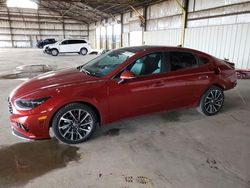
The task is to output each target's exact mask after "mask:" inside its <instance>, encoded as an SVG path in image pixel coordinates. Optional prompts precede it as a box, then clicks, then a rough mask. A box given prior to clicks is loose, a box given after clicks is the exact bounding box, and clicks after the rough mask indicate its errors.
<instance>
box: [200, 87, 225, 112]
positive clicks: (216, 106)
mask: <svg viewBox="0 0 250 188" xmlns="http://www.w3.org/2000/svg"><path fill="white" fill-rule="evenodd" d="M223 104H224V92H223V90H222V89H221V88H220V87H217V86H212V87H210V88H209V89H208V90H207V91H206V92H205V93H204V94H203V95H202V97H201V100H200V104H199V106H198V108H197V109H198V111H199V112H200V113H202V114H204V115H207V116H212V115H215V114H217V113H218V112H219V111H220V110H221V108H222V107H223Z"/></svg>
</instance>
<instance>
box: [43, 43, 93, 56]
mask: <svg viewBox="0 0 250 188" xmlns="http://www.w3.org/2000/svg"><path fill="white" fill-rule="evenodd" d="M90 51H91V47H90V43H89V42H88V41H87V40H85V39H64V40H62V41H58V42H56V43H55V44H49V45H45V46H44V47H43V52H44V53H48V54H51V55H53V56H57V55H58V54H59V53H78V54H82V55H86V54H87V53H89V52H90Z"/></svg>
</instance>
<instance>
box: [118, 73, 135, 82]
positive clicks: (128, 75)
mask: <svg viewBox="0 0 250 188" xmlns="http://www.w3.org/2000/svg"><path fill="white" fill-rule="evenodd" d="M134 78H136V76H135V75H134V74H133V73H132V72H130V71H128V70H125V71H123V72H122V74H121V75H120V81H119V82H118V84H120V83H122V82H123V81H124V80H131V79H134Z"/></svg>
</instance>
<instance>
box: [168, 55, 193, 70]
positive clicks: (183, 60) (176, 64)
mask: <svg viewBox="0 0 250 188" xmlns="http://www.w3.org/2000/svg"><path fill="white" fill-rule="evenodd" d="M169 62H170V70H171V71H177V70H180V69H189V68H195V67H198V62H197V59H196V57H195V56H194V55H193V54H192V53H188V52H170V53H169Z"/></svg>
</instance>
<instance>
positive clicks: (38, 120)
mask: <svg viewBox="0 0 250 188" xmlns="http://www.w3.org/2000/svg"><path fill="white" fill-rule="evenodd" d="M10 121H11V127H12V134H13V135H15V136H17V137H21V138H24V139H29V140H30V139H34V140H40V139H49V138H50V135H49V120H48V116H47V114H42V115H41V114H31V115H19V114H18V115H17V114H11V116H10Z"/></svg>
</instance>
